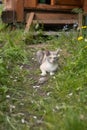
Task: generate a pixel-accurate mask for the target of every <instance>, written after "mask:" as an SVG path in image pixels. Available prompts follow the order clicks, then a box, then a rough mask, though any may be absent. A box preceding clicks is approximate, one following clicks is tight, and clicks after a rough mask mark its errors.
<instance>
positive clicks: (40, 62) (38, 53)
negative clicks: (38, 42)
mask: <svg viewBox="0 0 87 130" xmlns="http://www.w3.org/2000/svg"><path fill="white" fill-rule="evenodd" d="M36 57H37V61H38V62H39V64H40V65H41V64H42V61H43V58H44V51H43V50H39V51H37V53H36Z"/></svg>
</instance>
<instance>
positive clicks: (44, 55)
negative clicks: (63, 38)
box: [37, 49, 60, 76]
mask: <svg viewBox="0 0 87 130" xmlns="http://www.w3.org/2000/svg"><path fill="white" fill-rule="evenodd" d="M59 52H60V49H58V50H56V51H43V50H39V51H38V52H37V60H38V62H39V63H40V70H41V72H42V73H41V75H42V76H45V75H46V74H47V72H48V73H50V75H54V72H55V71H56V70H57V69H58V57H59V56H60V55H59Z"/></svg>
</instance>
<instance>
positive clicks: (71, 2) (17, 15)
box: [1, 0, 87, 28]
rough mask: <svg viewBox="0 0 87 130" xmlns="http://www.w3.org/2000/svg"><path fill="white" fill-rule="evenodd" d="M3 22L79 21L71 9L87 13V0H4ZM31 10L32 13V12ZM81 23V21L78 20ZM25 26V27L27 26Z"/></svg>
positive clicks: (28, 24) (69, 22) (50, 22)
mask: <svg viewBox="0 0 87 130" xmlns="http://www.w3.org/2000/svg"><path fill="white" fill-rule="evenodd" d="M3 3H4V9H3V12H2V16H1V18H2V21H3V22H4V23H14V22H26V23H27V26H30V24H31V23H32V22H33V23H36V22H37V21H38V22H39V23H43V24H73V23H75V22H78V23H79V22H80V21H79V19H78V14H75V13H72V9H74V8H81V9H83V10H84V14H85V15H86V13H87V0H4V2H3ZM32 12H33V13H32ZM80 23H81V22H80ZM27 26H26V28H27Z"/></svg>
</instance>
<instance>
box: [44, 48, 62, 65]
mask: <svg viewBox="0 0 87 130" xmlns="http://www.w3.org/2000/svg"><path fill="white" fill-rule="evenodd" d="M59 52H60V49H57V50H56V51H46V59H47V61H48V62H49V63H56V62H57V61H58V58H59V57H60V54H59Z"/></svg>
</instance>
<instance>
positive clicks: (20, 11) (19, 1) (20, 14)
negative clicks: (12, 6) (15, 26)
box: [16, 0, 24, 22]
mask: <svg viewBox="0 0 87 130" xmlns="http://www.w3.org/2000/svg"><path fill="white" fill-rule="evenodd" d="M16 13H17V22H22V21H23V19H24V2H23V0H16Z"/></svg>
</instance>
